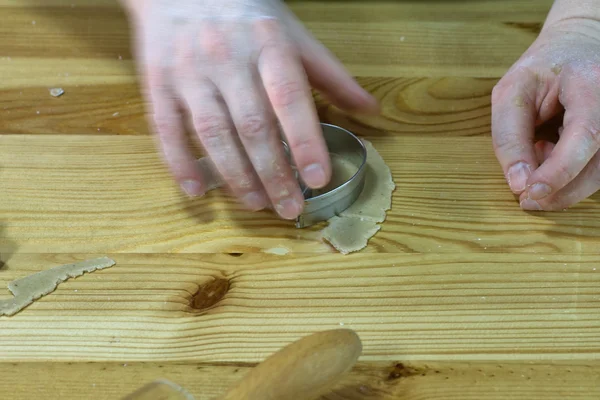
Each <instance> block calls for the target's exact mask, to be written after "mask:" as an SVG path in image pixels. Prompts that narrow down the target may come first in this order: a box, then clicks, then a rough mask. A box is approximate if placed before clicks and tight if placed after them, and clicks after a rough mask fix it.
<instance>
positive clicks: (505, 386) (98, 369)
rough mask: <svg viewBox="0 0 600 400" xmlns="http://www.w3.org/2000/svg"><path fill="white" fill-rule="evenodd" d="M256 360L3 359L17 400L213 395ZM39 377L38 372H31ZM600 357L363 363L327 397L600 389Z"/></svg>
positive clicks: (440, 399)
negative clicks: (145, 387)
mask: <svg viewBox="0 0 600 400" xmlns="http://www.w3.org/2000/svg"><path fill="white" fill-rule="evenodd" d="M250 368H252V366H251V365H247V364H231V365H210V364H175V363H127V364H122V363H121V364H117V363H90V364H88V363H73V364H64V363H52V364H41V363H22V364H0V375H1V376H2V378H3V379H2V380H0V393H10V394H11V399H12V400H30V399H32V398H38V397H40V396H42V395H43V397H44V398H45V399H48V400H54V399H56V400H59V399H60V400H70V399H81V398H86V399H94V400H119V399H121V398H122V397H123V396H125V395H127V394H129V393H131V392H132V391H134V390H136V389H137V388H138V387H139V386H140V385H141V384H143V383H144V382H149V381H152V380H155V379H158V378H166V379H170V380H171V381H175V382H177V383H178V384H180V385H182V386H183V387H185V388H186V389H187V390H188V391H189V392H190V393H191V394H192V395H194V397H195V398H196V399H198V400H209V399H210V400H212V399H215V398H217V396H219V395H221V394H223V393H224V392H225V391H226V390H227V388H228V387H230V386H231V385H232V384H234V383H235V382H237V381H238V380H239V379H241V378H242V377H243V376H244V375H245V374H246V373H247V372H248V371H249V370H250ZM33 376H35V377H36V379H30V377H33ZM599 380H600V365H599V364H598V362H595V361H590V362H568V363H567V362H562V363H561V362H557V363H541V362H534V363H515V362H498V363H492V362H487V363H485V362H471V363H464V362H463V363H460V362H428V363H422V362H417V363H401V362H394V363H381V362H380V363H375V362H373V363H359V364H357V366H356V367H355V368H354V369H353V370H352V371H351V372H350V373H349V374H348V375H347V376H345V377H344V379H343V380H342V381H341V382H340V383H339V384H338V385H337V386H336V387H335V388H334V389H333V390H332V391H331V393H330V394H327V395H326V396H324V397H323V398H324V399H330V400H360V399H377V400H395V399H398V400H400V399H402V400H418V399H430V400H465V399H490V400H504V399H512V400H562V399H565V398H568V399H581V400H583V399H589V400H596V399H598V397H599V396H600V387H599V386H598V384H597V383H598V381H599Z"/></svg>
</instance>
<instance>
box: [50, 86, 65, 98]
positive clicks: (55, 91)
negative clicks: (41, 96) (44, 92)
mask: <svg viewBox="0 0 600 400" xmlns="http://www.w3.org/2000/svg"><path fill="white" fill-rule="evenodd" d="M63 94H65V91H64V90H63V89H62V88H53V89H50V96H52V97H60V96H62V95H63Z"/></svg>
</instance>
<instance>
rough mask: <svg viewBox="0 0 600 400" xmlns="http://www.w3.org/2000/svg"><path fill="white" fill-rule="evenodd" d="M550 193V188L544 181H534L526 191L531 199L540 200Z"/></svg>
mask: <svg viewBox="0 0 600 400" xmlns="http://www.w3.org/2000/svg"><path fill="white" fill-rule="evenodd" d="M550 193H552V188H551V187H550V186H548V185H546V184H545V183H535V184H533V185H532V186H531V187H530V188H529V191H528V193H527V194H528V196H529V198H530V199H531V200H541V199H543V198H544V197H546V196H548V195H549V194H550Z"/></svg>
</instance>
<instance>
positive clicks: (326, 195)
mask: <svg viewBox="0 0 600 400" xmlns="http://www.w3.org/2000/svg"><path fill="white" fill-rule="evenodd" d="M321 129H322V131H323V138H324V139H325V143H326V144H327V148H328V149H329V154H330V156H331V158H332V168H333V174H332V178H331V182H330V184H329V185H328V186H326V187H325V188H324V189H318V190H312V189H310V188H309V187H307V186H306V185H305V184H304V182H302V179H301V178H300V175H299V173H298V171H297V170H296V168H295V166H294V164H293V161H292V157H291V154H290V150H289V147H288V145H287V143H286V142H285V139H283V138H282V143H283V147H284V150H285V152H286V154H287V156H288V160H289V161H290V165H291V166H292V169H293V171H294V173H295V175H296V179H297V180H298V183H299V184H300V188H301V189H302V193H303V194H304V211H303V212H302V214H300V215H299V216H298V218H296V228H306V227H309V226H311V225H314V224H317V223H319V222H322V221H326V220H328V219H330V218H332V217H334V216H336V215H338V214H339V213H341V212H342V211H344V210H346V209H347V208H348V207H350V206H351V205H352V204H353V203H354V202H355V201H356V200H357V199H358V196H360V194H361V192H362V190H363V188H364V186H365V175H366V164H367V149H366V147H365V145H364V144H363V142H362V141H361V140H360V139H359V138H358V137H357V136H355V135H354V134H353V133H352V132H350V131H347V130H346V129H343V128H340V127H339V126H335V125H331V124H324V123H321ZM334 157H338V158H340V159H341V161H343V163H344V165H345V168H346V170H345V171H343V172H344V176H348V175H350V177H349V178H344V177H340V176H336V168H335V164H334V163H333V159H334ZM340 171H341V170H340ZM340 174H341V172H340Z"/></svg>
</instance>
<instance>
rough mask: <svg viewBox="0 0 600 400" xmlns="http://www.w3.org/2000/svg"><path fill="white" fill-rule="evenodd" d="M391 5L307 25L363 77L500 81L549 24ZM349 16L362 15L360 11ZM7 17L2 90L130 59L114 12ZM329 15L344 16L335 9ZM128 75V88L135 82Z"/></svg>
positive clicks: (111, 72)
mask: <svg viewBox="0 0 600 400" xmlns="http://www.w3.org/2000/svg"><path fill="white" fill-rule="evenodd" d="M538 4H539V3H538ZM338 6H339V5H338ZM413 6H414V7H417V6H416V5H414V4H413V5H412V6H410V7H413ZM390 7H394V6H390V4H389V3H388V4H387V5H385V6H382V8H371V9H370V11H369V13H366V14H362V15H364V16H366V19H365V20H361V21H356V20H341V21H336V20H335V19H334V20H332V21H329V20H322V15H323V14H322V13H315V14H310V15H319V17H315V19H312V18H311V17H310V15H306V16H305V20H304V22H305V23H306V26H307V28H308V29H309V30H310V31H311V32H313V34H314V35H315V36H316V37H317V38H318V39H319V40H321V41H323V43H324V44H325V45H326V46H327V47H329V48H330V49H331V50H332V51H333V52H334V53H335V54H336V55H337V56H338V57H339V58H340V60H341V61H342V62H344V64H346V65H347V67H348V68H349V70H350V71H351V72H352V73H353V74H355V75H357V76H385V77H398V76H449V75H455V76H463V77H464V76H470V77H494V78H498V77H500V76H502V74H503V73H504V72H505V71H506V69H507V68H509V67H510V65H511V64H512V63H513V62H514V61H515V60H516V59H517V58H518V57H519V56H520V55H521V54H522V53H523V51H524V50H526V49H527V47H528V46H529V45H530V44H531V42H532V41H533V40H534V39H535V37H536V36H537V33H538V31H539V29H540V26H541V23H542V22H543V19H539V16H538V17H536V18H537V20H536V21H534V22H529V23H525V22H511V21H506V22H505V21H480V20H477V19H475V20H470V21H449V20H448V19H445V20H443V21H440V20H435V19H434V20H429V19H427V17H426V14H423V16H422V18H424V19H420V18H417V19H413V18H409V19H406V20H397V19H394V20H388V19H387V18H382V17H384V16H389V15H394V14H398V15H400V14H403V12H402V10H403V9H404V8H405V7H408V6H406V5H405V6H398V8H397V10H396V12H395V13H390V12H389V8H390ZM432 7H433V6H432ZM417 8H419V7H417ZM434 8H435V7H434ZM348 10H349V11H350V12H352V10H354V13H356V12H357V8H356V7H350V8H349V9H348ZM436 12H440V9H439V8H438V10H437V11H436ZM484 12H485V11H484ZM491 13H492V11H490V14H491ZM2 14H3V18H4V23H3V24H2V27H0V37H2V38H3V45H2V53H3V54H2V57H1V58H0V73H1V74H2V76H11V79H6V80H3V81H2V82H1V86H0V87H1V88H19V87H26V86H34V85H35V86H39V85H52V84H59V83H60V81H61V79H58V78H60V77H61V75H62V74H64V73H69V74H70V75H69V76H70V79H69V82H71V83H74V84H80V85H81V84H90V83H92V81H91V80H93V79H94V77H97V76H103V77H106V76H108V77H113V78H114V77H116V76H121V74H122V68H123V62H122V61H124V60H125V61H128V60H130V59H131V49H130V45H129V43H130V39H129V32H128V26H127V22H126V19H125V17H124V15H123V13H122V12H121V11H120V10H119V9H118V8H116V7H115V8H110V7H99V8H98V7H74V8H70V7H69V8H65V7H62V8H57V7H36V8H31V7H20V8H18V7H4V8H2ZM331 14H339V13H338V10H335V9H334V10H333V11H332V12H331ZM409 14H410V13H409ZM341 15H344V14H343V13H342V14H341ZM39 59H43V60H44V62H43V63H42V64H40V63H38V62H37V60H39ZM94 59H101V60H103V62H99V63H94V62H93V61H94ZM84 60H85V61H86V64H87V65H86V66H85V69H83V67H82V66H81V65H80V63H81V61H84ZM82 69H83V70H82ZM87 72H89V73H87ZM130 72H131V75H130V76H129V78H128V80H127V82H133V81H134V76H133V72H134V70H133V69H130ZM121 79H123V78H121ZM65 81H66V80H65ZM96 81H97V80H96ZM52 82H55V83H52ZM110 82H112V83H114V81H110Z"/></svg>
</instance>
